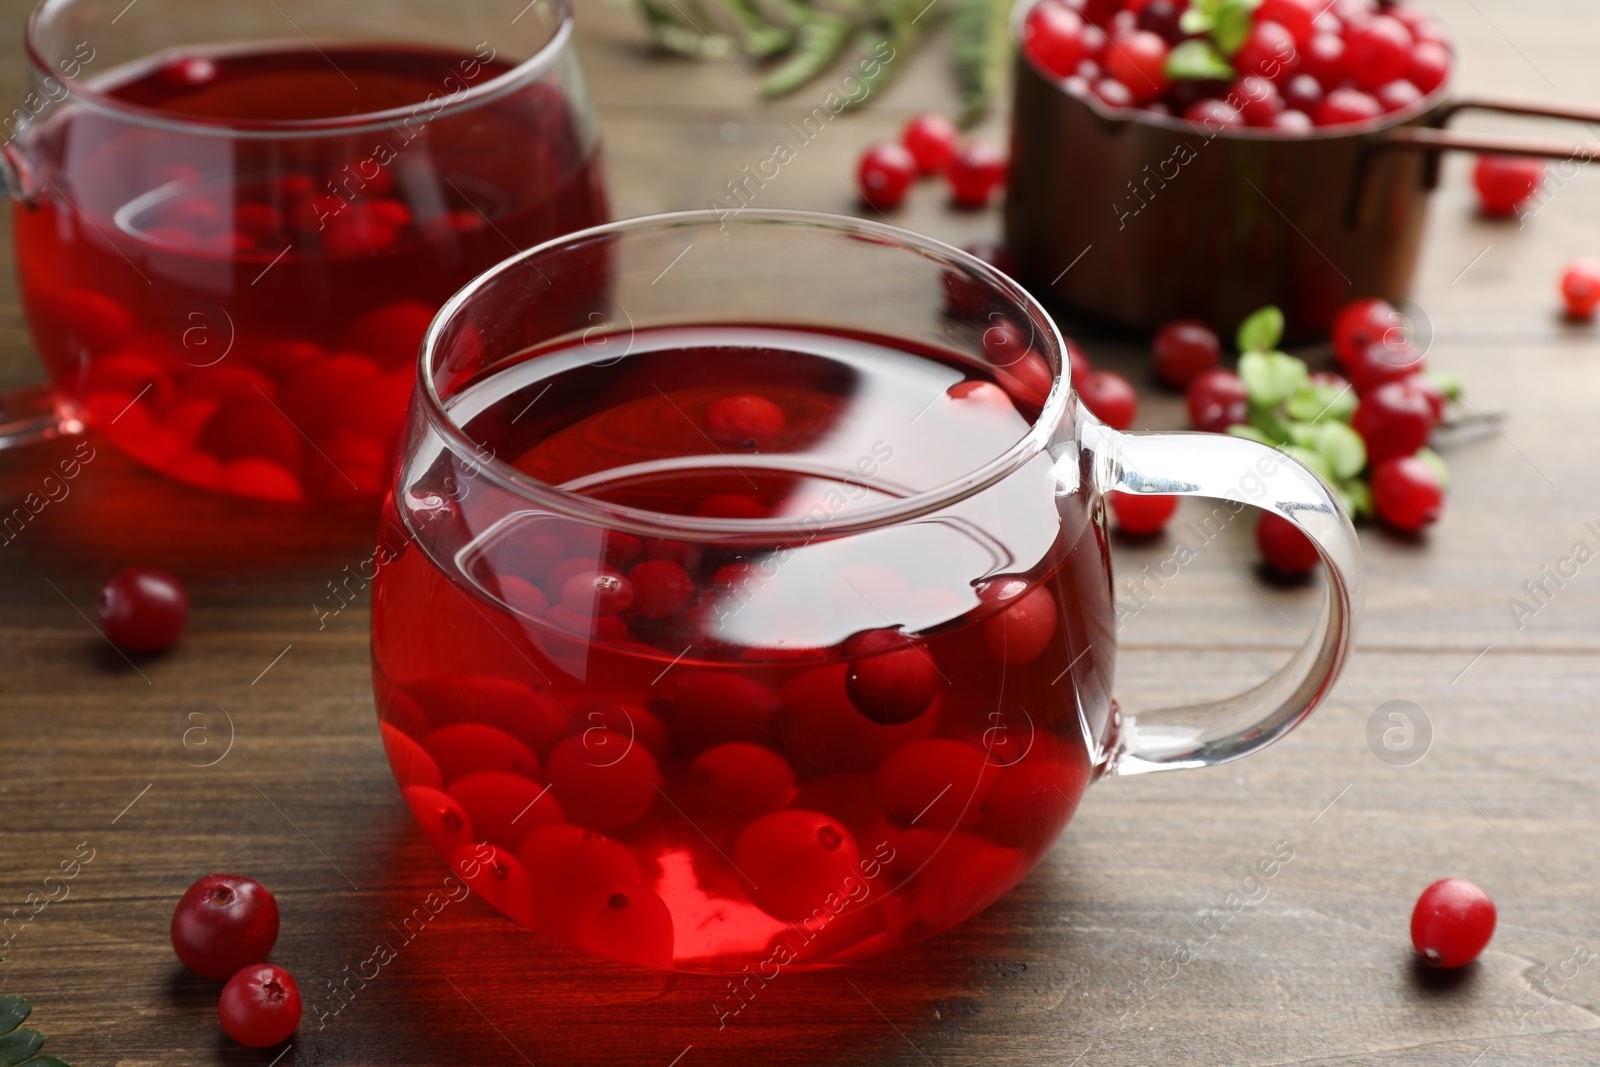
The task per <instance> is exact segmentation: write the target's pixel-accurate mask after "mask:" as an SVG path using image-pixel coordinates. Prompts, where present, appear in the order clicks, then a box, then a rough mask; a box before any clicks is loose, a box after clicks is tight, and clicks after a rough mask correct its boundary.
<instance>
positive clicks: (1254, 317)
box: [1237, 304, 1283, 352]
mask: <svg viewBox="0 0 1600 1067" xmlns="http://www.w3.org/2000/svg"><path fill="white" fill-rule="evenodd" d="M1237 339H1238V342H1239V351H1241V352H1271V351H1272V350H1273V349H1275V348H1277V347H1278V342H1279V341H1281V340H1283V312H1281V311H1279V310H1278V309H1277V308H1276V307H1274V306H1273V305H1271V304H1268V305H1267V306H1266V307H1264V308H1262V309H1261V310H1260V311H1256V312H1254V313H1252V314H1251V315H1250V317H1249V318H1247V319H1245V320H1244V321H1243V322H1241V323H1240V324H1239V333H1238V338H1237Z"/></svg>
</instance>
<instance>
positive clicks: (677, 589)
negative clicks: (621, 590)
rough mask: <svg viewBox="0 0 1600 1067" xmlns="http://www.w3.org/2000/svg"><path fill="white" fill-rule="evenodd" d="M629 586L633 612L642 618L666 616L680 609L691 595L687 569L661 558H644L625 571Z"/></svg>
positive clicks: (690, 583)
mask: <svg viewBox="0 0 1600 1067" xmlns="http://www.w3.org/2000/svg"><path fill="white" fill-rule="evenodd" d="M627 581H628V582H629V583H631V584H632V587H633V613H634V614H635V615H638V616H641V617H643V618H646V619H666V618H670V617H671V616H673V615H676V614H677V613H678V612H680V611H682V610H683V609H684V608H685V607H686V606H688V603H689V601H690V600H691V599H693V597H694V581H693V580H692V579H691V578H690V577H689V572H688V571H686V570H684V569H683V568H682V567H680V566H678V565H677V564H676V563H673V562H672V561H671V560H665V559H647V560H645V561H643V562H642V563H638V564H635V565H634V567H633V569H632V570H630V571H628V578H627Z"/></svg>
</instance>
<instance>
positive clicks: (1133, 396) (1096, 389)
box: [1078, 370, 1139, 430]
mask: <svg viewBox="0 0 1600 1067" xmlns="http://www.w3.org/2000/svg"><path fill="white" fill-rule="evenodd" d="M1078 396H1079V398H1080V399H1081V400H1082V401H1083V405H1084V407H1086V408H1088V409H1089V410H1090V411H1091V412H1092V413H1093V414H1094V416H1095V417H1096V418H1098V419H1099V420H1100V421H1101V422H1103V423H1105V424H1106V425H1107V426H1109V427H1111V428H1112V429H1113V430H1126V429H1127V428H1128V427H1129V426H1132V425H1133V419H1134V416H1135V415H1137V414H1138V412H1139V394H1138V393H1137V392H1135V391H1134V388H1133V386H1132V385H1130V384H1129V383H1128V379H1126V378H1124V377H1123V376H1122V375H1120V374H1118V373H1116V372H1115V371H1109V370H1097V371H1094V372H1093V373H1091V374H1090V375H1089V376H1088V377H1087V378H1085V379H1084V380H1083V381H1082V382H1080V383H1078Z"/></svg>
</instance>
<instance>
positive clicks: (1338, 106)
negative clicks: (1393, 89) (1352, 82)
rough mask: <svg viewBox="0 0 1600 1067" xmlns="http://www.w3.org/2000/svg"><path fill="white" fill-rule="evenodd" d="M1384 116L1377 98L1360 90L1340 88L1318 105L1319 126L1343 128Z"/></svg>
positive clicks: (1317, 117) (1317, 118)
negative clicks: (1350, 124) (1349, 124)
mask: <svg viewBox="0 0 1600 1067" xmlns="http://www.w3.org/2000/svg"><path fill="white" fill-rule="evenodd" d="M1382 114H1383V105H1382V104H1380V103H1378V100H1377V98H1376V97H1374V96H1372V95H1371V94H1370V93H1364V92H1362V91H1361V90H1360V89H1346V88H1342V87H1341V88H1338V89H1335V90H1333V91H1332V92H1331V93H1329V94H1328V95H1327V96H1325V97H1323V98H1322V103H1320V104H1318V105H1317V113H1316V121H1317V125H1318V126H1343V125H1346V124H1348V123H1352V122H1367V121H1368V120H1370V119H1375V118H1377V117H1378V116H1379V115H1382Z"/></svg>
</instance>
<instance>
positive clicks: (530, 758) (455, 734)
mask: <svg viewBox="0 0 1600 1067" xmlns="http://www.w3.org/2000/svg"><path fill="white" fill-rule="evenodd" d="M422 744H423V747H424V748H426V749H427V750H428V754H429V755H430V756H432V757H433V761H434V762H435V763H437V764H438V765H439V774H440V775H441V776H442V778H443V780H444V781H445V782H446V783H449V782H453V781H455V780H456V779H457V778H460V777H462V776H463V775H467V774H471V773H472V772H473V771H509V772H511V773H512V774H520V775H522V776H523V777H525V778H538V777H540V773H539V757H537V756H535V755H534V754H533V752H532V750H530V749H529V748H528V746H527V745H524V744H523V743H522V742H521V741H518V740H517V739H516V738H515V737H512V736H511V735H510V734H508V733H506V732H505V731H504V730H497V729H495V728H494V727H493V726H485V725H483V724H482V723H476V722H463V723H457V724H456V725H454V726H445V727H441V728H440V729H437V730H434V731H432V732H431V733H429V734H428V736H427V737H425V738H423V740H422ZM402 784H405V785H410V784H413V783H409V782H406V783H402ZM416 784H425V783H416Z"/></svg>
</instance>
